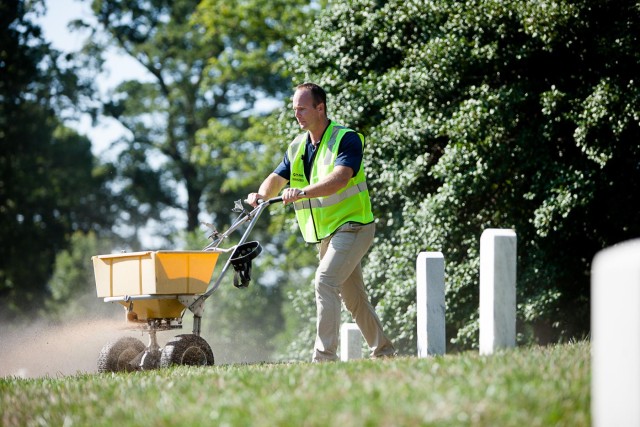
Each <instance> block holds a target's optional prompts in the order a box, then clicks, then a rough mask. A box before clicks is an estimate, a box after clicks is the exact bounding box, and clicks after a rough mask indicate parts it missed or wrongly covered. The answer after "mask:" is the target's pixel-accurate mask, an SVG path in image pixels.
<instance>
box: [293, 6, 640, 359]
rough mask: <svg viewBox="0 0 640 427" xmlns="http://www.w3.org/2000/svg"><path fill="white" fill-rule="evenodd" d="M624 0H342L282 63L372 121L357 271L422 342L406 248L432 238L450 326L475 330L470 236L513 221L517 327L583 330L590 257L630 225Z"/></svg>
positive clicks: (351, 122) (469, 336) (360, 120)
mask: <svg viewBox="0 0 640 427" xmlns="http://www.w3.org/2000/svg"><path fill="white" fill-rule="evenodd" d="M639 27H640V11H639V10H638V8H637V5H636V3H635V2H631V1H622V2H595V3H594V2H589V1H579V2H568V1H563V0H555V1H545V2H520V1H488V0H468V1H463V2H450V1H444V0H443V1H435V2H423V1H385V2H374V1H368V0H355V1H345V2H337V3H333V4H331V6H330V7H329V8H328V9H327V10H326V11H325V12H324V13H323V14H322V16H321V18H320V19H319V20H318V22H317V23H316V25H314V27H313V29H312V30H311V31H310V33H309V34H308V36H307V37H304V38H302V39H301V40H300V42H299V44H298V45H297V47H296V56H295V58H293V59H292V62H293V67H292V68H293V69H295V70H296V72H297V75H296V77H297V78H298V79H299V80H303V79H305V80H314V81H316V82H317V83H319V84H321V85H323V86H324V87H325V89H327V91H328V93H329V94H330V100H329V106H328V110H329V113H330V114H331V115H332V116H333V117H334V118H335V119H337V120H339V121H341V122H343V123H344V124H346V125H348V126H351V127H355V128H357V129H359V130H360V131H363V132H364V133H365V134H366V135H367V136H368V145H367V154H368V159H367V163H366V166H367V167H368V175H369V182H370V185H371V187H372V188H373V191H372V194H373V198H374V200H373V204H374V209H375V210H376V214H377V218H378V237H377V241H376V243H375V244H374V249H373V250H372V252H371V254H370V257H369V262H368V266H367V269H366V273H367V277H368V280H369V283H370V286H371V287H372V292H373V296H374V299H375V300H376V302H377V303H378V309H379V310H380V311H381V315H382V317H383V320H384V323H385V324H386V325H387V328H388V329H389V331H390V333H391V335H392V336H394V337H395V338H396V341H397V343H398V345H399V347H400V348H401V349H402V350H403V351H407V352H413V351H414V349H415V326H414V325H415V291H414V290H413V289H414V286H415V285H414V283H415V259H416V256H417V254H418V253H419V252H421V251H434V250H437V251H442V252H443V253H444V255H445V262H446V282H447V299H446V303H447V325H448V330H447V335H448V337H449V338H450V340H451V347H452V349H453V348H470V347H473V346H476V345H477V339H478V335H477V319H478V313H477V310H478V266H479V262H478V256H479V238H480V235H481V233H482V231H483V230H484V229H486V228H490V227H491V228H513V229H515V230H516V232H517V235H518V248H519V249H518V297H517V300H518V330H519V332H520V333H521V335H520V339H521V340H536V341H539V342H547V341H549V340H561V339H567V338H568V337H572V336H582V335H583V334H586V333H587V332H588V330H589V270H590V263H591V259H592V258H593V255H594V254H595V253H596V252H597V251H598V250H599V249H601V248H603V247H605V246H608V245H612V244H615V243H617V242H619V241H621V240H625V239H629V238H632V237H636V236H637V235H638V234H639V233H640V225H639V223H638V221H637V218H635V212H637V211H638V209H639V208H640V200H639V198H638V195H639V194H640V188H638V185H640V184H639V183H640V168H638V164H639V161H640V148H639V145H638V144H637V143H636V142H637V140H638V137H639V136H640V128H639V126H638V117H639V116H640V108H639V106H640V105H639V103H638V100H639V95H640V88H639V87H638V84H637V81H636V77H635V76H636V75H637V71H638V69H639V66H640V61H639V59H640V58H639V54H638V52H637V49H634V46H637V44H638V34H640V32H639V31H638V30H639V29H640V28H639Z"/></svg>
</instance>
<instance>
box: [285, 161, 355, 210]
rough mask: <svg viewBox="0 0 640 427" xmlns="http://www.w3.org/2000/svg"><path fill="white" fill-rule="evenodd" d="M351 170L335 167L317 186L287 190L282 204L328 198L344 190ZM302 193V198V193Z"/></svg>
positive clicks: (350, 175) (351, 172) (345, 167)
mask: <svg viewBox="0 0 640 427" xmlns="http://www.w3.org/2000/svg"><path fill="white" fill-rule="evenodd" d="M352 176H353V169H351V168H350V167H348V166H336V167H335V168H334V169H333V172H331V173H330V174H329V175H327V176H326V177H325V178H324V179H323V180H322V181H320V182H318V183H317V184H313V185H308V186H306V187H304V188H301V189H300V188H287V189H286V190H284V192H283V193H282V201H283V202H284V203H293V202H295V201H297V200H299V199H313V198H315V197H325V196H330V195H332V194H335V193H337V192H338V190H340V189H342V188H344V187H345V186H346V185H347V184H348V183H349V180H350V179H351V177H352ZM281 188H282V187H281ZM303 191H304V193H305V194H304V196H302V192H303Z"/></svg>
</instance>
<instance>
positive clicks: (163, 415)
mask: <svg viewBox="0 0 640 427" xmlns="http://www.w3.org/2000/svg"><path fill="white" fill-rule="evenodd" d="M589 354H590V346H589V343H588V342H578V343H572V344H567V345H558V346H552V347H531V348H518V349H514V350H508V351H501V352H499V353H497V354H494V355H493V356H490V357H487V356H479V355H478V354H477V352H468V353H463V354H457V355H448V356H445V357H438V358H428V359H418V358H415V357H399V358H395V359H385V360H361V361H352V362H348V363H326V364H308V363H295V364H264V365H227V366H214V367H207V368H190V367H184V366H182V367H176V368H172V369H164V370H156V371H148V372H136V373H129V374H127V373H122V374H95V375H88V374H84V375H76V376H68V377H60V378H40V379H17V378H3V379H0V413H1V416H0V421H1V424H2V425H3V426H31V425H33V426H36V425H38V426H39V425H47V426H71V425H78V426H89V425H91V426H111V425H135V426H173V425H185V426H419V425H420V426H422V425H437V426H458V425H478V426H552V425H553V426H558V425H560V426H588V425H590V424H591V416H590V411H589V406H590V389H589V384H590V378H591V374H590V356H589Z"/></svg>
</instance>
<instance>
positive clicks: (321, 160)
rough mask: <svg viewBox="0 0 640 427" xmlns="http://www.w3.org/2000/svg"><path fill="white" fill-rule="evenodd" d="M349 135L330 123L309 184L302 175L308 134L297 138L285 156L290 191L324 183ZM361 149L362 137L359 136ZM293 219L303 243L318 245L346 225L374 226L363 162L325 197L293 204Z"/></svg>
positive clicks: (319, 149) (346, 130)
mask: <svg viewBox="0 0 640 427" xmlns="http://www.w3.org/2000/svg"><path fill="white" fill-rule="evenodd" d="M347 132H352V130H351V129H348V128H346V127H344V126H341V125H338V124H335V123H334V122H331V124H329V128H328V129H327V131H325V135H324V136H323V138H322V141H320V145H319V146H318V149H317V150H318V151H317V153H316V157H315V159H314V161H313V165H312V168H311V176H310V181H311V182H309V181H308V180H307V177H306V176H305V174H304V164H303V163H304V162H303V155H304V150H305V147H306V140H307V134H306V133H305V134H302V135H299V136H298V137H296V138H295V139H294V140H293V141H292V143H291V144H290V146H289V150H288V156H289V160H290V162H291V179H290V186H291V187H292V188H303V187H305V186H307V185H309V184H315V183H317V182H320V181H321V180H322V179H324V178H325V177H326V176H327V175H329V174H330V173H331V172H332V171H333V169H334V162H335V158H336V157H337V153H338V149H339V146H340V141H341V140H342V137H343V136H344V134H345V133H347ZM358 136H359V137H360V141H361V142H362V144H363V149H364V137H363V136H362V135H361V134H358ZM294 208H295V210H296V218H297V220H298V225H299V226H300V231H301V232H302V236H303V237H304V239H305V241H307V242H309V243H315V242H318V241H320V240H322V239H324V238H325V237H327V236H329V235H331V234H332V233H333V232H335V231H336V230H337V229H338V228H339V227H341V226H342V225H344V224H345V223H347V222H359V223H362V224H368V223H370V222H373V213H372V212H371V201H370V199H369V191H368V187H367V183H366V181H365V172H364V162H363V164H362V166H361V167H360V170H359V171H358V173H357V174H356V175H355V176H354V177H352V178H351V179H350V180H349V182H348V183H347V185H346V186H345V187H344V188H343V189H341V190H340V191H338V192H337V193H336V194H332V195H331V196H327V197H320V198H315V199H305V200H301V201H298V202H296V203H295V204H294Z"/></svg>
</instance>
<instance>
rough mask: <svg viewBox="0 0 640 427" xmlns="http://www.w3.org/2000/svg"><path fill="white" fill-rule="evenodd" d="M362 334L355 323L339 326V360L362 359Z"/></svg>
mask: <svg viewBox="0 0 640 427" xmlns="http://www.w3.org/2000/svg"><path fill="white" fill-rule="evenodd" d="M362 341H363V338H362V333H361V332H360V329H359V328H358V325H356V324H355V323H343V324H342V325H341V326H340V360H342V361H343V362H346V361H347V360H353V359H362Z"/></svg>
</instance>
